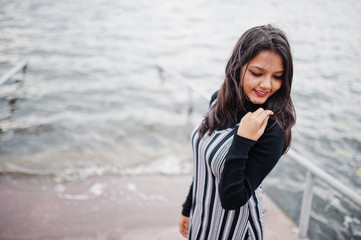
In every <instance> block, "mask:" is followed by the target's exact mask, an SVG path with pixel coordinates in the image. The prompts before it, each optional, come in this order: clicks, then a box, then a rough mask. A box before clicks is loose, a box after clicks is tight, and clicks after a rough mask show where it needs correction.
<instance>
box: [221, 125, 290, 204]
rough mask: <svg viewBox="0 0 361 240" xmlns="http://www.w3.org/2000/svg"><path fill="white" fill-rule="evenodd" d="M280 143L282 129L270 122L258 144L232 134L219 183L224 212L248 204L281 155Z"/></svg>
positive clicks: (281, 143) (282, 142) (281, 142)
mask: <svg viewBox="0 0 361 240" xmlns="http://www.w3.org/2000/svg"><path fill="white" fill-rule="evenodd" d="M283 144H284V136H283V133H282V130H281V128H280V126H279V125H278V124H274V122H273V121H271V120H270V121H269V122H268V126H267V128H266V131H265V133H264V134H263V135H262V136H261V137H260V138H259V139H258V141H253V140H250V139H247V138H244V137H241V136H239V135H237V131H236V133H235V136H234V138H233V142H232V145H231V147H230V149H229V151H228V153H227V155H226V158H225V162H224V168H223V171H222V173H221V178H220V183H219V194H220V199H221V204H222V207H223V208H224V209H228V210H231V209H237V208H239V207H241V206H243V205H244V204H245V203H246V202H247V201H248V199H249V198H250V197H251V196H252V194H253V193H254V191H255V190H256V189H257V188H258V186H259V185H260V184H261V182H262V181H263V179H264V178H265V177H266V176H267V175H268V174H269V173H270V172H271V170H272V169H273V168H274V166H275V165H276V164H277V162H278V160H279V159H280V157H281V156H282V153H283Z"/></svg>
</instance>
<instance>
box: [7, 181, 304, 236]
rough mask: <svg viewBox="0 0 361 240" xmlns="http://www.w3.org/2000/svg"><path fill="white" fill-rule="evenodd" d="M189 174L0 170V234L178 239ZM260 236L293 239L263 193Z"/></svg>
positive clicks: (291, 231)
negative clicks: (84, 175)
mask: <svg viewBox="0 0 361 240" xmlns="http://www.w3.org/2000/svg"><path fill="white" fill-rule="evenodd" d="M191 180H192V177H191V175H160V174H158V175H136V176H115V175H105V176H97V177H91V178H88V179H85V180H78V181H69V182H66V181H64V182H59V183H56V182H54V181H52V180H50V179H49V178H44V177H16V176H5V175H1V176H0V205H1V208H0V239H64V240H73V239H74V240H75V239H84V240H85V239H96V240H102V239H127V240H141V239H147V240H153V239H154V240H156V239H158V240H163V239H164V240H168V239H174V240H177V239H179V240H183V239H185V238H183V237H182V236H181V234H180V233H179V231H178V218H179V215H180V213H181V206H182V204H183V202H184V201H185V198H186V196H187V193H188V190H189V186H190V184H191ZM264 212H265V227H266V230H265V239H267V240H268V239H277V240H282V239H285V240H286V239H287V240H291V239H299V238H298V237H297V233H296V232H297V229H296V226H295V224H294V223H293V222H292V221H291V220H290V218H288V217H287V216H286V215H285V214H284V213H283V212H282V211H281V210H280V209H279V208H278V207H277V205H276V204H275V203H273V202H272V200H271V199H270V198H269V197H268V196H267V195H266V194H265V195H264Z"/></svg>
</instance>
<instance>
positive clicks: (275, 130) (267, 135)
mask: <svg viewBox="0 0 361 240" xmlns="http://www.w3.org/2000/svg"><path fill="white" fill-rule="evenodd" d="M258 143H259V144H260V145H266V146H268V147H271V148H275V149H280V151H281V150H282V149H283V144H284V134H283V131H282V128H281V126H280V125H279V124H278V123H277V122H276V121H274V120H273V119H269V120H268V124H267V127H266V130H265V132H264V134H263V135H262V136H261V137H260V138H259V140H258Z"/></svg>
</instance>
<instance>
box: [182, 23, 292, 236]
mask: <svg viewBox="0 0 361 240" xmlns="http://www.w3.org/2000/svg"><path fill="white" fill-rule="evenodd" d="M292 76H293V63H292V55H291V50H290V45H289V42H288V40H287V38H286V36H285V34H284V33H283V32H282V31H281V30H280V29H277V28H275V27H272V26H271V25H266V26H259V27H254V28H251V29H249V30H248V31H246V32H245V33H244V34H243V35H242V36H241V38H240V39H239V40H238V42H237V44H236V46H235V47H234V50H233V53H232V56H231V58H230V59H229V61H228V63H227V66H226V77H225V80H224V82H223V84H222V86H221V88H220V90H219V91H217V92H216V93H215V94H213V96H212V98H211V106H210V109H209V111H208V113H207V114H206V115H205V117H204V119H203V121H202V123H201V125H200V126H199V128H198V129H197V130H196V131H195V132H194V133H193V135H192V146H193V157H194V175H193V183H192V185H191V187H190V191H189V194H188V197H187V199H186V201H185V203H184V204H183V211H182V215H181V217H180V220H179V227H180V232H181V233H182V235H183V236H184V237H188V239H200V240H204V239H210V240H218V239H236V240H238V239H239V240H240V239H263V231H264V228H263V208H262V189H261V186H260V184H261V182H262V181H263V179H264V178H265V177H266V176H267V175H268V174H269V173H270V171H271V170H272V169H273V168H274V166H275V165H276V164H277V162H278V160H279V158H280V157H281V156H282V154H284V153H285V152H286V151H287V149H288V147H289V145H290V142H291V127H292V126H293V125H294V123H295V119H296V116H295V109H294V106H293V103H292V100H291V95H290V93H291V84H292Z"/></svg>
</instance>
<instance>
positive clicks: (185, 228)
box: [179, 215, 189, 238]
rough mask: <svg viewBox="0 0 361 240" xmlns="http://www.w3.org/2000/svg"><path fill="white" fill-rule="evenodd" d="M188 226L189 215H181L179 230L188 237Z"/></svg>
mask: <svg viewBox="0 0 361 240" xmlns="http://www.w3.org/2000/svg"><path fill="white" fill-rule="evenodd" d="M188 226H189V217H186V216H183V215H181V216H180V218H179V231H180V233H181V234H182V235H183V236H184V237H185V238H187V237H188Z"/></svg>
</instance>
